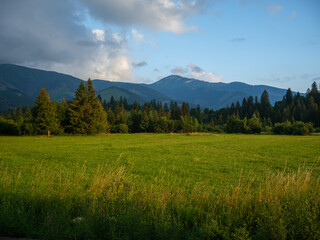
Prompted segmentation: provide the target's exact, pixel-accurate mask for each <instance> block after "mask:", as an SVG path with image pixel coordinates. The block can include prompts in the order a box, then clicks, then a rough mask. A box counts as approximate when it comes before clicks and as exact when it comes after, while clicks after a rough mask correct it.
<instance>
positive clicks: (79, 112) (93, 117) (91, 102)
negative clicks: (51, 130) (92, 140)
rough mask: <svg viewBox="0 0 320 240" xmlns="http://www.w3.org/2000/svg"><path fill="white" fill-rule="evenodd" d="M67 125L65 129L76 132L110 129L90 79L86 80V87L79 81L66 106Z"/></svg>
mask: <svg viewBox="0 0 320 240" xmlns="http://www.w3.org/2000/svg"><path fill="white" fill-rule="evenodd" d="M68 119H69V123H70V124H69V126H68V129H67V131H69V132H72V133H77V134H95V133H99V132H106V131H109V130H110V126H109V124H108V121H107V115H106V112H105V111H104V109H103V107H102V104H101V102H100V100H99V99H98V98H96V91H95V90H94V88H93V84H92V81H91V80H90V78H89V80H88V82H87V87H86V86H85V84H84V83H83V82H81V83H80V85H79V87H78V89H77V91H76V96H75V98H73V99H72V101H71V103H70V105H69V108H68Z"/></svg>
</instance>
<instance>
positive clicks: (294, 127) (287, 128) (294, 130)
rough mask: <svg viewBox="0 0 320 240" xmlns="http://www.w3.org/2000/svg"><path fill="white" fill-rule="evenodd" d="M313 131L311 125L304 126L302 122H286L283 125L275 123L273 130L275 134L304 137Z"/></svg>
mask: <svg viewBox="0 0 320 240" xmlns="http://www.w3.org/2000/svg"><path fill="white" fill-rule="evenodd" d="M312 131H313V127H312V124H310V123H309V124H305V123H303V122H300V121H298V122H294V123H293V124H291V122H289V121H286V122H284V123H276V124H275V125H274V128H273V132H274V133H275V134H286V135H306V134H308V133H310V132H312Z"/></svg>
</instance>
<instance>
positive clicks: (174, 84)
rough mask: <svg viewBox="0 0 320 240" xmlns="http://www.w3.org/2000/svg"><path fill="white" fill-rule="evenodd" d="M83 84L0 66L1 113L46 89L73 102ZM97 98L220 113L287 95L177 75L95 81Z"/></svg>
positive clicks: (30, 100)
mask: <svg viewBox="0 0 320 240" xmlns="http://www.w3.org/2000/svg"><path fill="white" fill-rule="evenodd" d="M81 81H83V80H81V79H79V78H75V77H73V76H70V75H66V74H61V73H57V72H52V71H43V70H38V69H32V68H27V67H22V66H17V65H12V64H0V93H1V95H0V111H5V110H7V109H10V108H15V107H18V106H19V105H22V106H27V105H29V106H30V105H32V104H33V101H34V100H35V98H36V96H37V95H38V94H39V92H40V89H41V88H42V87H43V86H45V87H46V90H47V91H48V93H49V95H50V98H51V99H52V100H57V101H61V100H62V98H65V99H66V100H70V99H71V98H72V97H73V96H74V93H75V91H76V89H77V88H78V86H79V84H80V82H81ZM93 85H94V88H95V89H96V91H97V94H100V95H101V96H102V98H103V99H105V100H106V101H109V99H110V97H111V96H114V97H115V98H116V99H118V98H120V96H122V97H126V98H127V101H128V102H129V103H133V102H134V101H135V100H137V101H138V102H139V103H143V102H146V101H151V100H153V99H155V100H156V101H162V102H167V103H168V102H170V101H171V100H174V101H177V102H182V101H186V102H188V103H189V105H190V106H196V105H197V104H199V105H200V106H201V107H202V108H205V107H208V108H213V109H219V108H222V107H225V106H227V105H229V106H230V105H231V104H232V103H236V102H237V101H239V102H240V103H241V102H242V100H243V98H245V97H248V96H253V97H255V96H257V97H258V98H259V99H260V96H261V94H262V92H263V91H264V90H267V91H268V93H269V98H270V102H271V103H272V104H274V103H275V102H276V101H278V100H281V99H282V97H283V95H285V93H286V90H285V89H279V88H275V87H270V86H265V85H249V84H245V83H241V82H232V83H209V82H205V81H200V80H197V79H190V78H184V77H180V76H176V75H172V76H168V77H165V78H163V79H161V80H159V81H157V82H155V83H152V84H138V83H128V82H111V81H105V80H99V79H96V80H93Z"/></svg>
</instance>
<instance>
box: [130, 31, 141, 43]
mask: <svg viewBox="0 0 320 240" xmlns="http://www.w3.org/2000/svg"><path fill="white" fill-rule="evenodd" d="M131 33H132V36H133V39H134V40H135V41H136V42H137V43H140V42H143V41H144V36H143V34H141V33H139V32H138V31H137V30H135V29H131Z"/></svg>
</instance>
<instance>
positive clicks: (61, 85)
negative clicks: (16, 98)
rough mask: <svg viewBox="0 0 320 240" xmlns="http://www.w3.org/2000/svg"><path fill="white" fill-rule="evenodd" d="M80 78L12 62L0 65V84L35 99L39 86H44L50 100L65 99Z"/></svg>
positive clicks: (72, 91) (73, 89)
mask: <svg viewBox="0 0 320 240" xmlns="http://www.w3.org/2000/svg"><path fill="white" fill-rule="evenodd" d="M81 81H82V80H81V79H79V78H75V77H72V76H70V75H66V74H62V73H57V72H52V71H43V70H38V69H33V68H27V67H22V66H17V65H12V64H1V65H0V84H1V86H2V87H3V88H5V89H10V90H15V91H19V92H20V93H21V94H23V95H24V96H25V97H28V98H30V99H33V100H34V99H35V98H36V97H37V96H38V94H39V92H40V90H41V88H42V87H44V86H45V87H46V90H47V92H48V93H49V95H50V98H51V99H52V100H58V101H61V100H62V98H63V97H65V98H66V99H67V100H69V99H71V98H72V97H73V96H74V92H75V91H76V89H77V88H78V86H79V84H80V82H81Z"/></svg>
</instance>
